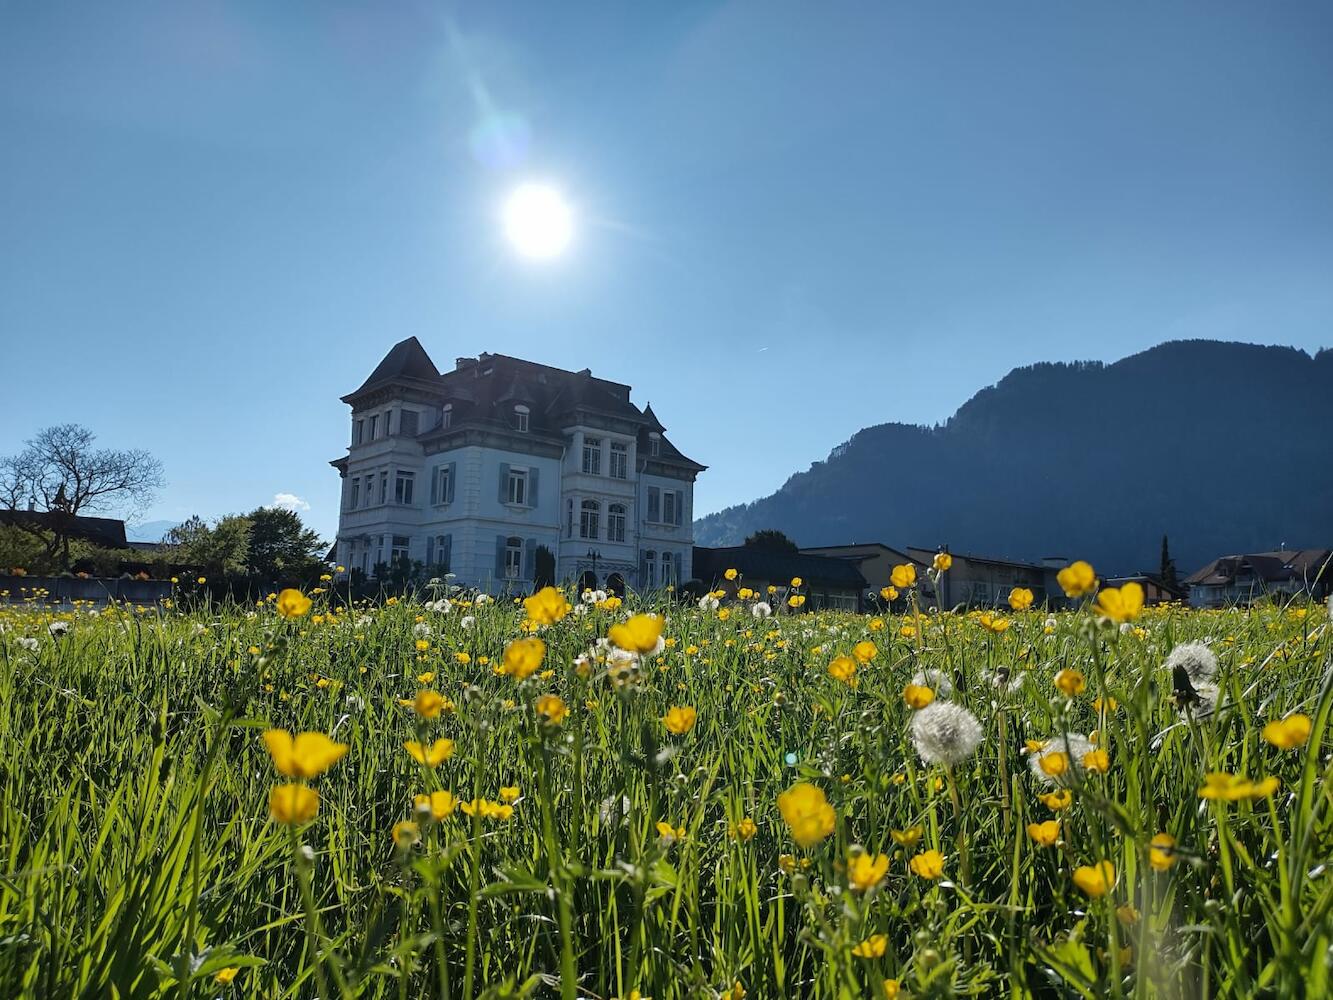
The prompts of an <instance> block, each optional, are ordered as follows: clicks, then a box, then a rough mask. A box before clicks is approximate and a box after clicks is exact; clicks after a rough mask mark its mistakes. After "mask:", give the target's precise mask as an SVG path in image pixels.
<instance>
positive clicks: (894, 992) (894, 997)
mask: <svg viewBox="0 0 1333 1000" xmlns="http://www.w3.org/2000/svg"><path fill="white" fill-rule="evenodd" d="M901 995H902V984H901V983H899V982H898V980H896V979H886V980H884V1000H898V997H900V996H901Z"/></svg>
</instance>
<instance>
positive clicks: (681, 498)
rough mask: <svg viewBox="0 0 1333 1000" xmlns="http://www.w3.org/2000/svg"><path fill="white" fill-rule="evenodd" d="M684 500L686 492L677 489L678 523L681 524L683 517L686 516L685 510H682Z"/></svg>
mask: <svg viewBox="0 0 1333 1000" xmlns="http://www.w3.org/2000/svg"><path fill="white" fill-rule="evenodd" d="M684 501H685V494H684V493H683V492H681V491H680V490H676V524H677V525H679V524H681V523H682V521H683V519H684V517H685V514H684V511H683V510H682V508H683V507H684V505H685V503H684Z"/></svg>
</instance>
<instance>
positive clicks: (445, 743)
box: [403, 740, 454, 767]
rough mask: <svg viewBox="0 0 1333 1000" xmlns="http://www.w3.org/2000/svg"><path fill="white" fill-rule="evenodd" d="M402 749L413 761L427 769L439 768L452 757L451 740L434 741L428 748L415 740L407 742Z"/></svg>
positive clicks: (452, 745)
mask: <svg viewBox="0 0 1333 1000" xmlns="http://www.w3.org/2000/svg"><path fill="white" fill-rule="evenodd" d="M403 747H404V748H405V749H406V750H407V752H408V753H409V754H410V755H411V757H412V759H413V760H415V761H416V762H417V763H418V764H425V765H426V766H427V767H439V766H440V765H441V764H443V763H444V762H445V761H446V760H448V759H449V758H450V757H452V756H453V755H454V741H453V740H436V741H435V742H434V743H432V744H431V745H430V746H423V745H422V744H420V743H418V742H417V741H416V740H408V741H407V742H406V743H404V744H403Z"/></svg>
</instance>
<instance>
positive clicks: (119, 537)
mask: <svg viewBox="0 0 1333 1000" xmlns="http://www.w3.org/2000/svg"><path fill="white" fill-rule="evenodd" d="M0 524H10V525H14V526H16V527H27V528H32V527H33V526H36V527H38V528H42V529H44V530H47V531H50V530H52V529H54V528H55V527H57V526H59V527H61V528H62V529H63V530H64V534H65V536H66V537H67V538H79V539H82V540H83V541H85V542H91V543H92V544H94V545H98V546H101V547H102V548H104V549H127V548H129V547H130V543H129V542H127V541H126V540H125V522H124V521H122V520H120V519H119V518H114V517H82V516H76V515H73V514H66V513H64V512H63V511H56V510H50V511H47V510H0Z"/></svg>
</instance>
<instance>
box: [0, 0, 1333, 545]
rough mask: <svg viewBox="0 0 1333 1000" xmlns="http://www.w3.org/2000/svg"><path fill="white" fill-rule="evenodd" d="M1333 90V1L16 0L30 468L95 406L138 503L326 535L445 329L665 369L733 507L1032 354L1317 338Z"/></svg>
mask: <svg viewBox="0 0 1333 1000" xmlns="http://www.w3.org/2000/svg"><path fill="white" fill-rule="evenodd" d="M1331 94H1333V7H1330V6H1329V5H1328V4H1324V3H1310V4H1304V3H1295V2H1289V3H1282V4H1255V3H1223V2H1216V0H1210V2H1201V3H1196V4H1184V3H1154V4H1114V5H1112V4H1099V5H1093V4H1071V3H1066V2H1050V3H1005V4H995V3H990V2H986V3H977V4H965V3H949V4H925V3H922V4H901V3H872V4H865V5H857V4H851V3H848V4H839V5H835V6H829V5H822V4H820V5H817V4H808V3H804V4H791V5H785V4H778V3H720V4H700V3H671V4H654V5H649V4H624V3H614V4H591V3H586V4H585V3H568V4H567V3H560V4H549V3H526V4H511V3H498V2H488V3H473V4H460V5H449V4H433V3H393V2H386V3H375V4H371V3H326V4H313V3H290V4H275V3H270V2H262V3H250V4H223V3H178V2H161V3H151V4H150V3H134V2H124V3H116V4H94V3H86V4H72V3H44V4H33V3H15V2H9V3H4V2H0V231H2V232H3V237H2V238H0V386H2V392H0V454H8V453H11V452H13V451H16V450H18V448H20V447H21V444H22V440H23V438H24V437H26V436H27V435H29V434H30V433H31V432H32V431H34V430H36V429H37V428H38V427H41V426H44V425H47V424H50V423H56V422H64V421H75V422H80V423H84V424H87V425H88V426H90V427H91V428H93V429H94V430H96V431H97V432H98V434H99V436H100V440H101V443H103V444H106V445H115V446H123V447H129V446H135V447H143V448H147V449H149V450H151V451H152V452H154V453H155V454H156V455H157V456H158V457H159V458H161V460H162V461H163V463H164V465H165V467H166V476H167V479H168V481H169V482H168V486H167V488H166V489H165V490H164V492H163V494H162V496H161V498H160V501H159V502H158V503H157V504H156V505H155V506H154V507H153V508H152V509H151V510H150V511H148V512H147V514H146V516H147V517H148V518H163V519H172V520H178V519H181V518H184V517H185V516H187V515H189V514H191V513H200V514H203V515H205V516H216V515H220V514H223V513H226V512H229V511H235V510H243V509H248V508H251V507H254V506H256V505H258V504H261V503H266V502H270V501H271V500H272V499H273V497H274V496H275V495H276V494H279V493H288V494H292V495H294V496H296V497H299V498H302V500H303V501H304V502H305V503H308V505H309V511H308V514H307V516H308V518H309V519H310V521H311V523H312V524H313V525H314V526H315V527H317V528H318V529H320V530H321V531H322V532H323V533H324V534H325V535H331V534H332V532H333V529H334V527H335V526H336V520H337V513H336V509H335V505H336V499H337V496H338V491H337V486H338V482H337V476H336V474H335V473H334V472H333V470H332V469H330V468H329V467H328V465H327V462H328V461H329V459H332V458H334V457H336V456H337V455H339V454H341V453H342V451H343V449H344V448H345V445H346V441H347V430H348V427H347V425H348V415H347V411H346V408H345V406H344V405H343V404H342V403H340V402H339V401H338V397H339V396H340V395H342V394H343V393H345V392H347V391H349V390H351V389H353V388H355V387H356V386H357V385H358V384H360V382H361V380H362V379H363V378H364V377H365V376H366V375H367V374H368V373H369V371H370V369H371V368H372V367H373V366H374V365H375V363H376V362H377V361H378V360H379V359H380V357H381V356H382V355H383V354H384V353H385V351H387V350H388V348H389V347H390V346H391V345H392V344H393V343H394V342H395V341H397V340H400V339H402V338H404V337H407V336H410V335H415V336H417V337H419V338H420V339H421V341H422V343H423V344H424V345H425V346H426V348H427V350H428V351H429V352H430V353H431V354H432V356H433V357H434V359H435V361H436V363H437V364H438V365H440V366H441V367H447V366H450V365H452V362H453V359H454V358H455V357H456V356H460V355H476V354H477V353H479V352H481V351H493V352H502V353H507V354H515V355H519V356H522V357H526V358H531V359H533V360H536V361H542V362H546V363H549V364H554V365H559V366H562V367H568V368H572V369H578V368H583V367H585V366H586V367H591V368H592V369H593V371H594V372H595V373H596V374H598V375H600V376H603V377H606V378H612V379H616V380H619V381H624V382H628V383H630V384H632V385H633V386H634V391H635V395H634V398H635V399H636V401H638V402H640V403H642V402H645V401H648V400H651V401H652V403H653V404H654V409H655V410H656V411H657V413H658V414H659V416H660V417H661V419H662V420H663V422H664V423H665V424H666V425H667V427H668V433H669V434H670V435H671V436H672V438H673V440H675V441H676V443H677V444H678V445H679V446H680V447H681V448H682V449H683V450H684V451H685V452H686V453H687V454H689V455H691V456H692V457H694V458H696V459H698V460H699V461H701V462H704V463H706V464H708V465H709V466H711V469H710V470H709V471H708V472H707V473H705V474H704V475H703V476H702V477H701V478H700V481H699V484H698V487H697V492H696V507H697V512H698V513H706V512H708V511H711V510H715V509H717V508H719V507H722V506H726V505H728V504H731V503H735V502H740V501H744V500H749V499H754V498H756V497H758V496H761V495H763V494H766V493H768V492H770V491H771V490H773V489H774V488H776V487H777V486H779V485H780V484H781V483H782V482H783V481H784V480H785V478H786V477H787V476H788V475H789V474H790V473H792V472H793V471H796V470H798V469H802V468H805V467H806V466H807V465H808V464H809V463H810V462H811V461H813V460H817V459H820V458H823V457H824V456H825V455H826V454H827V453H828V451H829V450H830V449H831V448H832V447H833V446H835V445H837V444H838V443H839V442H841V441H843V440H845V439H846V438H847V437H849V436H850V435H851V434H852V433H854V432H855V431H856V430H858V429H859V428H861V427H864V426H868V425H872V424H876V423H882V422H884V421H890V420H899V421H907V422H917V423H932V422H935V421H939V420H942V419H944V418H946V417H947V416H948V415H949V414H950V413H951V412H952V411H953V410H954V409H955V408H956V407H957V406H958V405H959V404H960V403H962V402H963V401H964V400H965V399H967V398H968V397H969V396H970V395H971V394H972V393H973V392H974V391H976V390H977V389H978V388H980V387H981V386H983V385H986V384H989V383H992V382H994V381H995V380H997V379H998V378H1000V377H1001V376H1003V375H1004V374H1005V372H1007V371H1008V370H1009V369H1010V368H1012V367H1014V366H1017V365H1022V364H1028V363H1031V362H1034V361H1039V360H1072V359H1080V358H1101V359H1107V360H1111V359H1114V358H1118V357H1122V356H1124V355H1126V354H1129V353H1133V352H1135V351H1138V350H1142V349H1144V348H1146V347H1149V346H1151V345H1153V344H1155V343H1159V342H1161V341H1163V340H1168V339H1173V338H1181V337H1215V338H1220V339H1235V340H1247V341H1254V342H1261V343H1282V344H1291V345H1294V346H1297V347H1301V348H1305V349H1307V350H1310V351H1314V350H1316V349H1318V348H1320V347H1323V346H1330V345H1333V335H1331V334H1330V322H1329V318H1330V316H1331V315H1333V281H1330V280H1329V277H1330V275H1333V184H1331V183H1330V178H1333V100H1330V95H1331ZM496 136H500V137H501V138H503V139H504V141H503V142H499V143H497V142H496V141H495V137H496ZM533 178H538V179H545V180H548V181H551V182H554V183H556V184H558V185H559V186H560V187H561V188H562V189H563V190H564V191H565V193H566V194H567V195H568V196H569V198H570V199H571V200H572V201H573V202H574V203H575V205H576V209H577V213H578V218H579V227H578V232H577V236H576V239H575V242H574V245H573V247H572V248H571V251H570V252H569V253H567V254H566V255H565V256H563V257H562V258H560V259H559V260H556V261H550V262H544V263H540V264H538V263H534V262H532V261H527V260H523V259H521V258H519V257H517V256H516V255H515V254H514V253H513V252H512V251H511V250H510V249H509V248H508V247H507V246H506V244H505V243H504V241H503V238H502V235H501V231H500V227H499V224H498V221H497V217H498V211H499V204H500V203H501V200H502V199H503V197H504V195H505V193H506V192H507V191H508V190H510V189H511V188H512V187H513V186H514V185H516V184H518V183H520V182H522V181H525V180H529V179H533ZM1060 416H1061V415H1059V414H1052V417H1053V418H1057V419H1058V418H1059V417H1060Z"/></svg>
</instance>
